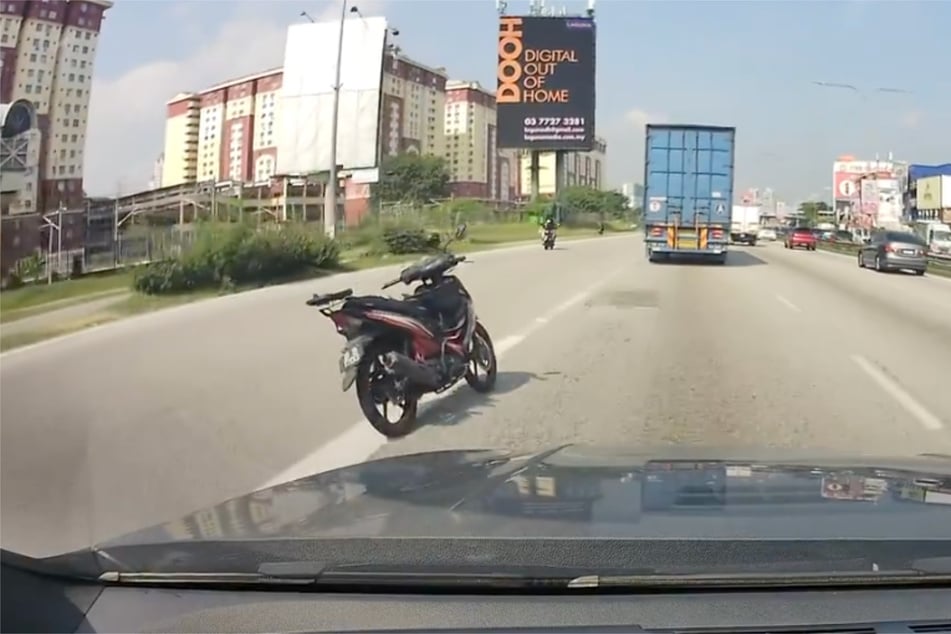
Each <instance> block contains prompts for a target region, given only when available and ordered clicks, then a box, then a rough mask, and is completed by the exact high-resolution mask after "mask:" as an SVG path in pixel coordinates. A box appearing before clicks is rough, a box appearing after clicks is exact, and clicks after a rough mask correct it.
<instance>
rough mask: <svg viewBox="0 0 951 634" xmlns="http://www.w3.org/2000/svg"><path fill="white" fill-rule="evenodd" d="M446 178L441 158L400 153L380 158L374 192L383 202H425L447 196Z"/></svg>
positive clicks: (446, 174) (448, 176) (447, 174)
mask: <svg viewBox="0 0 951 634" xmlns="http://www.w3.org/2000/svg"><path fill="white" fill-rule="evenodd" d="M449 178H450V175H449V168H448V166H447V165H446V161H445V159H443V158H442V157H438V156H432V155H426V156H421V155H419V154H399V155H397V156H392V157H388V158H387V159H385V160H384V161H383V164H382V166H381V167H380V182H379V183H377V184H376V185H375V186H374V193H375V195H376V197H377V199H378V200H380V201H382V202H407V203H428V202H430V201H431V200H434V199H439V198H446V197H447V196H449Z"/></svg>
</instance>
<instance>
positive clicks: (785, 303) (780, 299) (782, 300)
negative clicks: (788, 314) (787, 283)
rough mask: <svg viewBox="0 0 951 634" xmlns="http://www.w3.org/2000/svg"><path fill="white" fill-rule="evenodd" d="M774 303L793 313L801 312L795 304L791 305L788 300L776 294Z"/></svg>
mask: <svg viewBox="0 0 951 634" xmlns="http://www.w3.org/2000/svg"><path fill="white" fill-rule="evenodd" d="M776 301H778V302H779V303H780V304H782V305H783V306H785V307H786V308H788V309H789V310H791V311H793V312H794V313H801V312H802V309H801V308H799V307H798V306H796V305H795V304H793V303H792V302H791V301H789V300H788V299H786V298H785V297H783V296H782V295H780V294H779V293H776Z"/></svg>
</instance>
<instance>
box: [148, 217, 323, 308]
mask: <svg viewBox="0 0 951 634" xmlns="http://www.w3.org/2000/svg"><path fill="white" fill-rule="evenodd" d="M339 256H340V249H339V245H337V243H336V242H334V241H333V240H331V239H329V238H327V237H326V236H325V235H324V234H323V231H322V230H320V229H317V228H312V227H309V226H306V225H291V224H288V225H267V226H265V227H263V228H259V229H256V228H254V227H252V226H249V225H239V224H233V225H207V226H202V227H199V228H198V232H197V235H196V237H195V240H194V242H193V243H192V244H191V246H189V247H188V248H187V249H186V250H185V251H184V252H183V253H181V254H180V255H179V256H178V257H175V258H172V259H169V260H164V261H161V262H154V263H152V264H148V265H146V266H144V267H141V268H140V269H137V270H136V271H135V274H134V276H133V287H134V288H135V289H136V290H137V291H140V292H142V293H146V294H149V295H161V294H168V293H182V292H187V291H191V290H196V289H208V288H221V289H223V290H232V289H234V288H236V287H238V286H244V285H251V284H267V283H268V282H273V281H276V280H280V279H287V278H290V277H293V276H296V275H301V274H303V273H306V272H308V271H311V270H314V269H322V268H323V269H326V268H332V267H334V266H336V265H337V263H338V260H339Z"/></svg>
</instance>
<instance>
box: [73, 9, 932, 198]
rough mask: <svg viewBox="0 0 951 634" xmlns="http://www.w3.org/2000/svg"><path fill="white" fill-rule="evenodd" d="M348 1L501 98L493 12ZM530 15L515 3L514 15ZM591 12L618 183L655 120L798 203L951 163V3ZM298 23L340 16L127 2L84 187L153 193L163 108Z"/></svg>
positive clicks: (113, 14) (748, 183) (106, 48)
mask: <svg viewBox="0 0 951 634" xmlns="http://www.w3.org/2000/svg"><path fill="white" fill-rule="evenodd" d="M351 4H356V5H357V6H358V7H359V8H360V11H361V13H362V14H363V15H365V16H370V15H385V16H386V17H387V19H388V21H389V22H390V24H391V25H392V26H393V27H395V28H397V29H398V30H399V32H400V34H399V36H398V44H399V46H400V47H401V48H402V50H403V53H404V54H406V55H408V56H409V57H411V58H413V59H416V60H418V61H420V62H422V63H424V64H427V65H429V66H433V67H439V66H444V67H446V68H447V69H448V72H449V73H450V76H451V78H452V79H462V80H477V81H479V82H480V83H481V84H482V85H483V86H485V87H487V88H489V89H494V87H495V64H496V42H495V38H496V33H497V20H498V17H497V16H498V14H497V12H496V8H495V2H494V0H353V2H351ZM548 4H549V5H552V6H564V7H567V8H568V10H569V11H574V12H577V13H580V12H582V11H583V10H584V8H585V6H586V3H585V2H584V1H581V2H579V1H578V0H562V2H560V3H556V2H553V0H548ZM528 6H529V2H528V0H509V2H508V13H510V14H518V13H526V12H527V10H528ZM595 9H596V19H597V23H598V34H597V39H598V42H597V73H596V74H597V77H596V82H597V84H596V91H597V116H596V127H597V134H598V135H599V136H601V137H604V138H605V139H606V140H607V145H608V154H607V180H608V183H607V184H608V185H609V186H612V187H613V186H619V185H620V184H622V183H632V182H641V181H642V180H643V176H642V171H643V137H644V125H645V123H648V122H651V123H695V124H716V125H732V126H736V128H737V161H736V189H737V191H741V190H743V189H745V188H746V187H761V188H762V187H772V188H773V189H774V190H775V192H776V196H777V197H778V199H780V200H785V201H787V202H795V201H800V200H804V199H815V198H823V197H826V198H827V197H828V196H829V191H828V190H829V189H830V187H831V178H832V176H831V171H832V165H831V164H832V161H833V160H835V158H836V157H837V156H839V155H842V154H852V155H854V156H857V157H859V158H874V156H875V154H876V153H878V154H880V155H881V156H882V157H883V158H884V157H885V155H886V154H887V153H888V152H889V151H890V152H893V153H894V156H895V158H896V159H900V160H908V161H911V162H915V163H944V162H949V161H951V107H948V104H949V103H951V75H949V74H948V72H947V68H948V66H947V59H949V58H951V37H949V36H948V34H949V31H951V2H945V1H942V0H930V1H922V2H915V1H912V0H895V1H873V0H824V1H810V0H789V1H773V0H746V1H718V0H700V1H689V0H645V1H640V0H598V2H597V4H596V5H595ZM302 11H307V12H308V13H309V14H310V15H312V16H314V17H315V18H316V19H318V20H321V19H333V18H334V16H336V15H337V14H338V12H339V4H337V2H329V1H325V0H311V1H297V0H287V1H284V0H263V1H260V2H249V1H235V0H117V1H116V3H115V6H114V7H113V8H111V9H110V10H109V12H108V13H107V14H106V15H107V18H106V21H105V22H104V25H103V31H102V34H101V36H100V47H99V52H98V57H97V60H96V71H95V73H96V74H95V78H94V81H93V91H92V102H91V105H90V120H89V130H88V136H87V138H88V142H87V148H86V156H87V163H86V189H87V191H88V192H89V193H90V194H93V195H115V194H116V193H117V192H121V193H131V192H134V191H140V190H143V189H145V188H146V187H147V185H148V181H149V180H150V178H151V176H152V173H153V164H154V161H155V159H156V158H157V157H158V155H159V154H160V153H161V151H162V146H163V136H164V121H165V103H166V102H167V101H168V100H169V99H171V98H172V97H173V96H175V95H176V94H177V93H180V92H187V91H195V90H201V89H203V88H205V87H208V86H210V85H212V84H214V83H218V82H221V81H224V80H227V79H230V78H234V77H238V76H240V75H242V74H247V73H252V72H256V71H260V70H265V69H268V68H274V67H277V66H280V65H281V59H282V56H283V51H284V36H285V32H286V29H287V26H288V25H289V24H292V23H295V22H298V21H300V20H302V19H303V18H301V17H300V14H301V12H302ZM814 82H831V83H840V84H843V83H844V84H851V85H853V86H855V87H857V88H858V89H859V90H858V91H852V90H846V89H835V88H828V87H820V86H817V85H815V84H814ZM879 88H889V89H900V90H903V91H905V92H897V93H896V92H880V91H878V89H879Z"/></svg>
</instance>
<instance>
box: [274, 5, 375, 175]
mask: <svg viewBox="0 0 951 634" xmlns="http://www.w3.org/2000/svg"><path fill="white" fill-rule="evenodd" d="M386 30H387V25H386V18H382V17H376V18H359V17H353V18H349V19H347V20H346V21H345V26H344V32H343V53H342V55H341V60H342V63H341V70H340V84H341V89H340V110H339V115H338V124H337V164H338V165H342V166H343V169H362V168H367V167H374V166H375V165H376V164H377V148H378V143H377V137H378V128H379V120H380V88H381V82H382V80H383V49H384V46H385V44H386ZM339 32H340V23H339V22H336V21H335V22H320V23H304V24H295V25H293V26H291V27H290V28H289V29H288V30H287V45H286V47H285V49H284V80H283V86H282V90H281V112H280V124H279V125H280V134H279V136H278V147H277V171H278V172H279V173H281V174H302V173H313V172H324V171H327V170H329V169H330V160H331V157H330V134H331V130H332V129H333V99H334V90H333V86H334V79H335V77H334V75H335V73H336V61H337V41H338V39H337V38H338V37H339V35H338V34H339Z"/></svg>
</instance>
